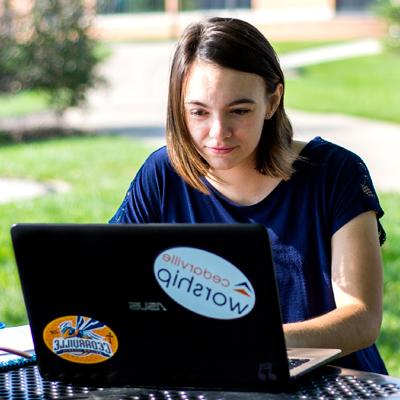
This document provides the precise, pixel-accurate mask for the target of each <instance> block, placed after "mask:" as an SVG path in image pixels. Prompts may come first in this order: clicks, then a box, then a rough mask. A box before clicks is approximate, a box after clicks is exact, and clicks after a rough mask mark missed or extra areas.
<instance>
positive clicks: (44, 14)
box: [0, 0, 102, 111]
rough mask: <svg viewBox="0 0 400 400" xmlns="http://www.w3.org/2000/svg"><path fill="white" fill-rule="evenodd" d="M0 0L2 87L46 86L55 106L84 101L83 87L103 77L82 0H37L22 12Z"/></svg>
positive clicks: (88, 16) (0, 79)
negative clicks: (27, 9)
mask: <svg viewBox="0 0 400 400" xmlns="http://www.w3.org/2000/svg"><path fill="white" fill-rule="evenodd" d="M4 4H5V5H4V6H3V7H4V9H5V12H3V16H2V18H3V21H4V22H5V24H4V26H8V29H3V30H2V32H1V37H0V39H1V47H0V53H1V56H0V70H3V71H4V73H3V72H2V73H0V90H2V91H5V92H13V91H16V90H20V89H26V88H29V89H38V90H42V91H45V92H47V93H48V94H49V96H50V101H51V102H52V104H53V105H54V106H55V107H56V108H57V109H58V110H59V111H63V110H65V109H66V108H67V107H70V106H76V105H79V104H81V103H82V102H84V101H85V99H86V93H87V90H88V89H89V88H91V87H94V86H95V85H96V84H97V83H100V82H101V81H102V80H101V79H100V77H99V76H98V75H97V73H96V71H95V67H96V65H97V64H98V63H99V62H100V61H101V60H100V58H99V57H98V56H97V55H96V52H95V47H96V45H97V43H96V41H95V40H94V39H93V38H92V37H90V35H89V29H90V23H91V17H90V15H89V14H88V10H87V9H85V7H84V5H83V1H82V0H57V1H54V0H35V1H34V2H33V6H32V8H31V9H30V10H29V13H27V14H26V15H18V14H17V13H15V12H13V10H12V7H10V5H9V4H10V1H9V0H6V1H5V2H4ZM21 21H23V23H21ZM1 22H2V21H0V23H1ZM16 27H17V28H16ZM18 27H19V28H18Z"/></svg>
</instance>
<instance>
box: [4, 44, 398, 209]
mask: <svg viewBox="0 0 400 400" xmlns="http://www.w3.org/2000/svg"><path fill="white" fill-rule="evenodd" d="M174 46H175V43H174V42H162V43H143V44H140V43H139V44H138V43H135V44H115V45H113V46H112V56H111V57H110V58H109V59H108V60H107V61H106V62H105V63H103V64H102V65H101V67H100V73H101V74H102V75H103V76H105V77H106V79H107V80H108V86H106V87H101V88H98V89H97V90H93V91H92V92H91V93H90V95H89V98H88V106H87V108H86V109H71V110H68V112H67V113H66V114H65V117H64V120H63V124H64V127H65V128H69V129H77V130H84V131H93V132H98V133H108V132H112V133H119V134H124V135H129V136H132V137H135V138H140V139H142V140H144V141H146V142H147V143H148V144H149V146H150V147H152V148H153V147H155V146H160V145H162V144H163V143H164V126H165V115H166V112H165V111H166V101H167V86H168V73H169V65H170V59H171V55H172V52H173V49H174ZM379 51H380V46H379V43H377V42H376V41H374V40H362V41H357V42H351V43H346V44H343V45H335V46H333V47H332V46H331V47H330V48H329V49H328V48H321V49H311V50H305V51H302V52H297V53H292V54H285V55H282V56H281V57H280V59H281V60H280V61H281V64H282V67H283V69H284V70H285V72H286V73H287V72H288V71H289V70H290V69H293V68H298V67H299V66H302V65H309V64H310V63H321V62H325V61H329V60H332V59H338V58H344V57H352V56H354V55H363V54H376V53H377V52H379ZM288 114H289V117H290V119H291V121H292V124H293V126H294V131H295V138H297V139H301V140H310V139H311V138H312V137H314V136H321V137H323V138H325V139H327V140H330V141H332V142H334V143H337V144H340V145H342V146H344V147H347V148H348V149H350V150H353V151H354V152H356V153H357V154H359V155H360V156H361V157H362V158H363V159H364V161H365V162H366V163H367V165H368V167H369V169H370V172H371V175H372V178H373V180H374V182H375V185H376V187H377V189H378V190H379V191H400V179H398V177H397V173H398V172H397V171H399V170H400V157H398V149H399V148H400V125H396V124H388V123H381V122H378V121H370V120H365V119H361V118H352V117H346V116H341V115H331V114H329V115H326V114H312V113H306V112H299V111H294V110H288ZM57 124H59V121H57V120H55V118H54V116H52V115H50V114H41V115H38V114H36V115H32V116H28V117H25V118H18V119H14V118H11V119H3V120H2V121H0V131H1V130H11V131H12V130H17V131H18V129H19V130H23V129H27V128H33V129H35V128H36V129H51V127H52V126H57ZM11 189H12V185H9V187H8V188H5V186H4V185H3V186H0V202H1V198H2V193H3V198H5V197H6V196H5V195H4V193H5V192H6V191H7V192H9V191H10V190H11Z"/></svg>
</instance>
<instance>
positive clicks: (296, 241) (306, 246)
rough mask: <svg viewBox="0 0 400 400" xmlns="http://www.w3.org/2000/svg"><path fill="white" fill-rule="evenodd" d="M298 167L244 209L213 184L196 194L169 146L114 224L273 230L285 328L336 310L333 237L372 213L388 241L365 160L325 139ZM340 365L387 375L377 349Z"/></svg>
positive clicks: (152, 161)
mask: <svg viewBox="0 0 400 400" xmlns="http://www.w3.org/2000/svg"><path fill="white" fill-rule="evenodd" d="M300 155H301V156H302V157H301V158H300V159H298V160H296V161H295V163H294V168H295V173H294V174H293V175H292V177H291V178H290V179H289V180H288V181H282V182H281V183H280V184H279V185H278V186H277V187H276V188H275V189H274V190H273V191H272V192H271V193H270V194H269V195H268V196H267V197H266V198H264V199H263V200H261V201H260V202H259V203H257V204H254V205H250V206H242V205H238V204H236V203H234V202H232V201H231V200H229V199H227V198H226V197H224V196H223V195H222V194H221V193H219V192H218V191H217V190H216V189H215V188H213V187H212V186H211V185H210V184H208V183H207V181H206V180H204V182H205V183H206V185H207V186H208V188H209V190H210V192H211V194H210V195H206V194H203V193H201V192H199V191H198V190H196V189H193V188H192V187H190V186H189V185H188V184H186V183H185V182H184V180H183V179H182V178H181V177H180V176H179V175H177V173H176V172H175V170H174V169H173V168H172V166H171V164H170V162H169V159H168V154H167V151H166V148H165V147H163V148H161V149H159V150H157V151H155V152H154V153H153V154H151V155H150V156H149V158H148V159H147V160H146V162H145V163H144V164H143V166H142V167H141V168H140V170H139V171H138V173H137V174H136V176H135V178H134V180H133V181H132V183H131V185H130V187H129V190H128V192H127V194H126V197H125V199H124V201H123V203H122V205H121V206H120V208H119V209H118V211H117V212H116V214H115V215H114V217H113V218H112V219H111V220H110V222H111V223H146V222H186V223H205V222H225V223H231V222H258V223H261V224H263V225H264V226H265V227H266V228H267V230H268V233H269V236H270V239H271V245H272V251H273V257H274V262H275V267H276V274H277V281H278V287H279V293H280V298H281V299H280V301H281V307H282V318H283V321H284V323H286V322H296V321H304V320H306V319H309V318H312V317H316V316H319V315H321V314H325V313H327V312H328V311H331V310H332V309H334V308H336V305H335V300H334V296H333V290H332V283H331V237H332V235H333V234H334V233H335V232H336V231H337V230H338V229H340V228H341V227H342V226H343V225H345V224H346V223H347V222H349V221H350V220H351V219H353V218H354V217H356V216H357V215H359V214H361V213H363V212H365V211H369V210H373V211H375V212H376V213H377V223H378V227H379V235H380V241H381V244H382V243H383V241H384V240H385V232H384V230H383V229H382V227H381V225H380V223H379V218H380V217H382V215H383V210H382V208H381V206H380V205H379V201H378V198H377V195H376V192H375V189H374V187H373V184H372V181H371V178H370V175H369V172H368V170H367V168H366V166H365V164H364V163H363V161H362V160H361V159H360V158H359V157H358V156H357V155H355V154H354V153H352V152H350V151H349V150H346V149H344V148H342V147H339V146H337V145H335V144H332V143H329V142H327V141H325V140H323V139H321V138H320V137H317V138H315V139H313V140H312V141H311V142H309V143H308V144H307V145H306V146H305V147H304V148H303V150H302V152H301V153H300ZM336 364H337V365H340V366H342V367H347V368H354V369H359V370H364V371H371V372H377V373H383V374H387V371H386V368H385V366H384V363H383V361H382V359H381V357H380V355H379V353H378V351H377V349H376V347H375V345H373V346H371V347H369V348H366V349H363V350H361V351H358V352H356V353H353V354H350V355H348V356H345V357H342V358H341V359H339V360H338V361H337V362H336Z"/></svg>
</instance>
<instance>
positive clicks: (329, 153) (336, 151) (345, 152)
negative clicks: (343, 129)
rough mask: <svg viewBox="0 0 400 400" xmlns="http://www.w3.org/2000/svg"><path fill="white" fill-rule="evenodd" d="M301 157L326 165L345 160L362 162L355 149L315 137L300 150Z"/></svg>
mask: <svg viewBox="0 0 400 400" xmlns="http://www.w3.org/2000/svg"><path fill="white" fill-rule="evenodd" d="M300 158H301V159H302V160H305V161H306V162H307V161H308V162H311V163H316V164H318V165H326V164H330V165H331V164H332V163H342V162H345V161H350V162H357V163H359V162H361V161H362V160H361V158H360V157H359V156H358V155H357V154H356V153H354V152H353V151H351V150H349V149H347V148H345V147H343V146H341V145H339V144H336V143H332V142H330V141H328V140H325V139H323V138H322V137H320V136H317V137H315V138H314V139H312V140H311V141H309V142H308V143H306V144H305V145H304V147H303V148H302V150H301V151H300Z"/></svg>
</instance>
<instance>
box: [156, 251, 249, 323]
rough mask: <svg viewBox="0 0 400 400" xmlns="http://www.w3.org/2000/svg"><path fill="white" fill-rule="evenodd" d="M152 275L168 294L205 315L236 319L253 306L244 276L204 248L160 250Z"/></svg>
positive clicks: (181, 303) (186, 306) (192, 309)
mask: <svg viewBox="0 0 400 400" xmlns="http://www.w3.org/2000/svg"><path fill="white" fill-rule="evenodd" d="M154 274H155V277H156V280H157V282H158V284H159V285H160V286H161V288H162V289H163V290H164V291H165V292H166V293H167V294H168V296H170V297H171V298H172V299H173V300H175V301H176V302H177V303H178V304H180V305H181V306H183V307H185V308H187V309H188V310H191V311H193V312H195V313H197V314H200V315H203V316H205V317H210V318H216V319H237V318H241V317H244V316H245V315H247V314H249V313H250V312H251V310H252V309H253V308H254V305H255V301H256V297H255V292H254V289H253V286H252V285H251V283H250V281H249V280H248V279H247V278H246V276H245V275H244V274H243V273H242V272H241V271H240V270H239V269H238V268H236V267H235V266H234V265H233V264H231V263H230V262H229V261H227V260H225V259H224V258H222V257H220V256H218V255H216V254H213V253H211V252H208V251H205V250H201V249H196V248H192V247H174V248H171V249H167V250H164V251H163V252H162V253H160V254H159V255H158V256H157V258H156V260H155V262H154Z"/></svg>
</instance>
